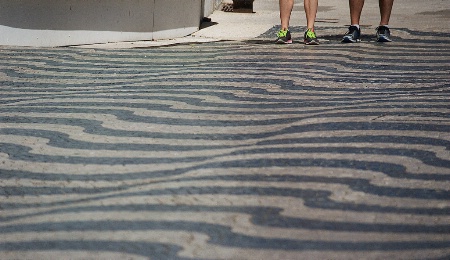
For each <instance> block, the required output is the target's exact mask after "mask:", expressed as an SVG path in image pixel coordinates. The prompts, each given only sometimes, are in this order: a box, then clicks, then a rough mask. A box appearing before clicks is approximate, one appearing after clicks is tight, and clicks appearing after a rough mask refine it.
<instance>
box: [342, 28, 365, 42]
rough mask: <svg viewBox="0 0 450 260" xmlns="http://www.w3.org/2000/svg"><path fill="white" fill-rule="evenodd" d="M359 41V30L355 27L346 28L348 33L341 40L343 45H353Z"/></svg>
mask: <svg viewBox="0 0 450 260" xmlns="http://www.w3.org/2000/svg"><path fill="white" fill-rule="evenodd" d="M360 41H361V29H359V28H358V27H356V26H350V27H348V32H347V33H346V34H345V35H344V38H342V42H344V43H355V42H360Z"/></svg>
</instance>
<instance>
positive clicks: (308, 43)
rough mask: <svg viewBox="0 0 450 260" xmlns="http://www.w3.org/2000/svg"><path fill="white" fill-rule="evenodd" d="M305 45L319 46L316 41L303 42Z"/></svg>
mask: <svg viewBox="0 0 450 260" xmlns="http://www.w3.org/2000/svg"><path fill="white" fill-rule="evenodd" d="M305 45H319V42H318V41H310V42H305Z"/></svg>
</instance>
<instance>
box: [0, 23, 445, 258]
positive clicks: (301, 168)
mask: <svg viewBox="0 0 450 260" xmlns="http://www.w3.org/2000/svg"><path fill="white" fill-rule="evenodd" d="M398 31H399V32H401V31H402V30H401V29H398ZM401 35H408V37H406V36H404V38H397V39H396V41H395V42H393V43H390V44H388V45H380V44H375V43H373V42H370V41H365V42H363V43H361V44H359V45H341V44H338V43H335V42H333V41H330V42H325V43H324V44H322V45H320V46H317V48H307V47H304V46H302V45H293V46H288V47H287V46H278V45H272V44H262V43H265V41H264V40H257V41H252V42H247V43H245V42H221V43H208V44H202V45H179V46H172V47H164V48H155V49H132V50H89V49H78V48H55V49H33V48H21V49H17V48H6V47H5V48H2V49H0V93H1V96H0V171H1V174H0V183H1V189H0V196H1V202H0V220H1V221H0V234H1V240H0V258H1V259H17V258H22V259H23V258H34V259H36V258H39V259H49V258H51V259H53V258H54V259H60V258H95V259H98V258H99V259H111V258H116V259H122V258H132V259H141V258H142V259H148V258H151V259H298V258H303V259H361V258H365V259H368V258H369V259H393V258H395V259H413V258H414V259H417V258H418V259H425V258H433V259H440V258H442V259H445V258H447V257H450V151H449V149H450V83H449V82H450V76H449V75H450V74H449V73H450V67H449V63H450V45H449V43H450V36H449V35H446V34H441V35H437V36H436V35H426V34H423V33H421V32H415V31H412V30H406V29H405V30H403V34H401ZM332 38H333V37H332V36H331V37H330V39H332Z"/></svg>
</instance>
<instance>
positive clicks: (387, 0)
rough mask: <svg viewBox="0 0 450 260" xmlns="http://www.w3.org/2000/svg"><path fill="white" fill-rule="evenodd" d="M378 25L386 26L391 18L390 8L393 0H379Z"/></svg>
mask: <svg viewBox="0 0 450 260" xmlns="http://www.w3.org/2000/svg"><path fill="white" fill-rule="evenodd" d="M379 5H380V15H381V20H380V25H388V24H389V19H390V18H391V12H392V6H393V5H394V0H380V1H379Z"/></svg>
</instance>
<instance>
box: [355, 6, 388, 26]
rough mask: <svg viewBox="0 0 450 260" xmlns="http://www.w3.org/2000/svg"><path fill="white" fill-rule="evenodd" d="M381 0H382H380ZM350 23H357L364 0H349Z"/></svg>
mask: <svg viewBox="0 0 450 260" xmlns="http://www.w3.org/2000/svg"><path fill="white" fill-rule="evenodd" d="M380 1H382V0H380ZM349 4H350V20H351V24H359V20H360V18H361V12H362V9H363V6H364V0H349Z"/></svg>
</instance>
